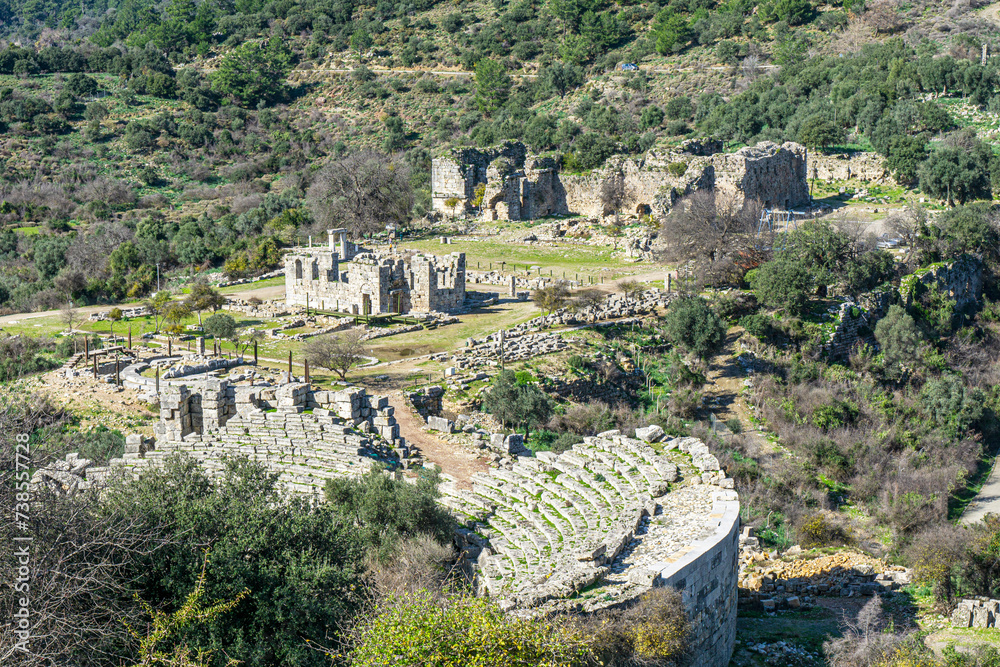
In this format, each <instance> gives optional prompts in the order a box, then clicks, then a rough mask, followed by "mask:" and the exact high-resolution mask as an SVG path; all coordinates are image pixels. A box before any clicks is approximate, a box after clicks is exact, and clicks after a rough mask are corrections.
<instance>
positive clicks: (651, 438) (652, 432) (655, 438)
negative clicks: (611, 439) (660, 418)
mask: <svg viewBox="0 0 1000 667" xmlns="http://www.w3.org/2000/svg"><path fill="white" fill-rule="evenodd" d="M664 435H665V434H664V432H663V429H662V428H661V427H659V426H657V425H656V424H653V425H652V426H645V427H640V428H637V429H636V430H635V437H637V438H639V439H640V440H642V441H643V442H659V441H660V440H663V436H664Z"/></svg>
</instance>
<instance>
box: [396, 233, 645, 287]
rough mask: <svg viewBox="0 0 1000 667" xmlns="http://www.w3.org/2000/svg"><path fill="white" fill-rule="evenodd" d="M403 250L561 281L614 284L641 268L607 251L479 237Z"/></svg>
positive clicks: (411, 244)
mask: <svg viewBox="0 0 1000 667" xmlns="http://www.w3.org/2000/svg"><path fill="white" fill-rule="evenodd" d="M401 245H402V247H403V248H412V249H414V250H420V251H423V252H428V253H435V254H444V253H451V252H464V253H465V266H466V268H467V269H468V270H470V271H472V270H480V271H488V270H489V269H490V266H491V264H492V267H493V268H494V269H497V270H499V269H500V267H501V262H506V265H505V268H506V270H507V271H508V272H510V269H511V265H512V264H513V265H515V268H516V270H517V273H518V274H520V275H527V274H529V273H530V274H531V275H538V272H537V271H530V272H529V271H527V270H526V269H528V268H530V267H533V266H538V267H541V275H553V276H555V277H557V278H562V277H565V278H568V279H574V276H575V275H576V274H579V275H580V276H593V277H594V279H595V281H597V282H599V279H600V278H601V277H602V276H603V277H604V279H605V280H612V279H614V278H617V277H619V276H623V275H629V274H632V273H637V272H638V271H639V270H641V268H640V267H645V268H648V265H638V264H635V263H633V262H627V261H625V260H624V259H622V258H619V257H613V254H614V251H613V250H612V249H611V248H607V247H598V246H585V245H576V244H569V243H567V244H564V245H555V246H532V245H513V244H510V243H503V242H501V241H495V240H491V239H483V238H476V237H465V236H463V237H452V243H450V244H448V245H441V242H440V241H439V240H437V239H433V240H432V239H427V240H420V241H406V242H404V243H402V244H401Z"/></svg>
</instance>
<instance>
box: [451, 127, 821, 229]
mask: <svg viewBox="0 0 1000 667" xmlns="http://www.w3.org/2000/svg"><path fill="white" fill-rule="evenodd" d="M718 148H719V146H717V145H715V144H713V143H712V142H706V143H704V144H701V143H699V144H690V145H688V146H686V147H682V148H681V150H680V151H662V150H651V151H649V152H647V153H646V154H645V155H643V156H641V157H639V158H622V157H615V158H612V159H610V160H609V162H608V164H607V165H606V166H605V167H603V168H602V169H598V170H595V171H593V172H590V173H588V174H566V173H561V172H560V171H559V167H558V165H557V164H556V162H555V161H554V160H553V159H551V158H540V157H537V156H533V155H528V154H527V151H526V149H525V148H524V146H523V145H522V144H511V143H508V144H505V145H504V146H502V147H499V148H496V149H492V150H485V151H476V150H474V149H464V150H461V151H453V152H452V153H451V154H449V155H446V156H441V157H438V158H435V159H434V160H433V162H432V173H431V193H432V195H431V196H432V200H433V205H434V209H435V210H436V211H440V212H442V213H444V214H449V215H455V214H457V213H462V212H465V211H467V210H470V209H472V208H474V206H475V203H476V202H475V199H476V189H477V187H478V186H482V187H483V188H484V190H483V197H482V201H481V202H480V204H479V210H480V215H481V216H482V217H483V218H484V219H486V220H533V219H536V218H540V217H543V216H546V215H568V214H580V215H585V216H592V217H601V216H605V215H608V214H610V213H614V212H615V211H612V210H609V209H608V207H607V205H606V204H605V203H604V202H603V201H602V200H601V185H602V183H604V182H605V181H606V180H608V179H609V177H611V176H614V175H617V176H620V177H621V178H622V179H623V183H624V192H625V201H624V203H623V205H622V207H621V209H619V211H618V212H619V213H625V214H630V215H637V216H641V215H646V214H653V215H662V214H664V213H666V212H667V211H668V210H669V209H670V208H671V207H672V206H673V205H674V203H675V202H676V200H677V199H678V198H679V197H681V196H683V195H686V194H690V193H692V192H694V191H697V190H708V189H713V188H715V189H717V190H718V191H720V192H722V193H725V194H727V195H729V196H732V197H734V198H735V199H737V200H742V199H754V200H758V201H760V202H761V203H763V204H764V205H765V206H766V207H768V208H791V207H795V206H803V205H805V204H808V203H809V188H808V186H807V183H806V172H807V170H806V157H807V156H806V150H805V148H803V147H802V146H800V145H798V144H794V143H785V144H783V145H780V146H779V145H778V144H775V143H772V142H761V143H759V144H757V145H756V146H748V147H745V148H741V149H740V150H738V151H737V152H735V153H720V152H715V153H714V154H713V153H712V151H714V150H716V149H718ZM452 200H457V201H458V202H459V203H458V204H457V205H456V206H454V207H452V206H449V205H448V202H449V201H452Z"/></svg>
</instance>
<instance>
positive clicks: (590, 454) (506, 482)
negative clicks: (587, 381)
mask: <svg viewBox="0 0 1000 667" xmlns="http://www.w3.org/2000/svg"><path fill="white" fill-rule="evenodd" d="M636 435H637V436H639V438H641V439H635V438H629V437H625V436H623V435H621V434H620V433H619V432H617V431H610V432H607V433H603V434H600V435H598V436H597V437H594V438H585V441H584V443H583V444H581V445H576V446H574V447H573V448H572V450H570V451H567V452H564V453H563V454H560V455H555V454H552V453H549V452H539V453H538V454H537V456H536V458H523V457H522V458H520V459H518V461H517V462H516V463H514V464H513V466H512V467H511V468H510V469H509V470H491V471H490V472H489V474H477V475H475V476H474V478H473V488H472V490H471V491H469V490H462V489H460V488H458V487H457V486H456V485H454V484H450V483H445V484H442V485H441V490H442V492H443V494H444V495H443V497H442V498H441V500H440V502H441V503H442V504H443V505H445V506H446V507H448V508H449V509H450V510H451V511H452V513H453V514H454V515H455V516H456V517H457V518H458V519H459V520H460V521H461V522H462V523H463V524H464V526H465V527H464V528H463V529H462V530H460V531H459V542H460V544H459V546H460V547H461V548H462V551H463V557H464V564H465V567H466V568H467V571H468V572H470V573H472V574H474V576H475V579H476V586H477V589H478V590H479V592H480V593H488V594H489V595H490V597H492V598H494V599H496V600H498V601H499V604H500V605H501V606H502V607H504V608H506V609H509V610H511V611H513V612H514V613H518V614H530V613H535V611H536V610H538V611H557V610H569V609H583V610H584V611H590V610H595V609H600V608H603V607H607V606H612V605H619V604H628V603H629V602H630V601H631V600H633V599H634V598H635V597H637V596H639V595H641V594H642V593H643V592H645V591H647V590H649V589H650V588H652V587H655V586H672V587H674V588H676V589H677V590H678V591H680V592H681V594H682V597H683V600H684V603H685V607H686V609H687V611H688V614H689V617H690V619H691V623H692V631H691V637H690V639H691V644H692V648H693V657H694V662H693V664H698V665H704V666H706V667H715V666H719V667H722V666H724V665H727V664H728V662H729V658H730V656H731V654H732V650H733V646H734V642H735V638H736V601H737V576H738V568H737V560H738V549H739V542H738V539H739V534H738V533H739V500H738V498H737V496H736V493H735V491H733V490H732V488H733V480H732V479H729V478H727V477H725V474H724V473H723V472H722V471H721V470H720V466H719V462H718V460H717V459H716V458H715V457H714V456H712V455H711V454H710V453H709V451H708V448H707V446H705V444H704V443H702V442H700V441H698V440H696V439H693V438H679V439H665V440H664V434H663V430H662V429H660V428H659V427H656V426H653V427H648V428H644V429H637V430H636ZM661 440H662V441H661Z"/></svg>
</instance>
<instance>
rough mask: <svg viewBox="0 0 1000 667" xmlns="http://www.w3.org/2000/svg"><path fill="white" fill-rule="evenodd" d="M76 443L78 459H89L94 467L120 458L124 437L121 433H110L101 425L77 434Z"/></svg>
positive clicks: (122, 451)
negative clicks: (77, 444)
mask: <svg viewBox="0 0 1000 667" xmlns="http://www.w3.org/2000/svg"><path fill="white" fill-rule="evenodd" d="M77 442H78V443H79V449H78V452H79V454H80V457H81V458H84V459H90V460H91V461H93V462H94V464H95V465H106V464H107V462H108V461H109V460H111V459H115V458H120V457H121V456H122V455H123V454H124V453H125V436H124V435H122V433H121V431H118V430H114V431H112V430H111V429H109V428H108V427H106V426H104V425H103V424H102V425H100V426H98V427H97V428H95V429H92V430H90V431H87V432H85V433H81V434H79V436H78V437H77Z"/></svg>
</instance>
